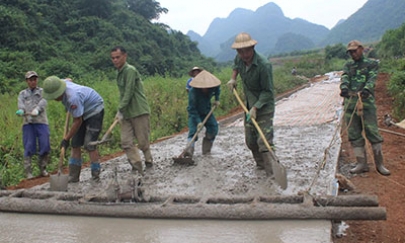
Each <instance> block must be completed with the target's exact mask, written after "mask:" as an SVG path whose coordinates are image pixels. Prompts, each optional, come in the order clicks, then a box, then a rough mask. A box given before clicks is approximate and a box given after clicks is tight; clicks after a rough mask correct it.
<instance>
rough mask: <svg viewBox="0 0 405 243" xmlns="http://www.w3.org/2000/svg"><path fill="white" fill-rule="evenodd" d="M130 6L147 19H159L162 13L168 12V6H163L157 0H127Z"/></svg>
mask: <svg viewBox="0 0 405 243" xmlns="http://www.w3.org/2000/svg"><path fill="white" fill-rule="evenodd" d="M127 3H128V8H129V9H130V10H131V11H133V12H135V13H137V14H139V15H141V16H143V17H144V18H145V19H147V20H149V21H150V20H152V19H159V16H160V14H162V13H167V12H169V10H168V9H167V8H162V7H161V6H160V3H158V2H156V1H155V0H127Z"/></svg>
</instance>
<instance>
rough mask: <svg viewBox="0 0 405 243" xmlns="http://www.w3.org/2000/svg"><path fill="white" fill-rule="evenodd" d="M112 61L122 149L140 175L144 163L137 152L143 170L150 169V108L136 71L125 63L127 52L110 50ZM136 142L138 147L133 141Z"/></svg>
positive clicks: (117, 49)
mask: <svg viewBox="0 0 405 243" xmlns="http://www.w3.org/2000/svg"><path fill="white" fill-rule="evenodd" d="M111 60H112V62H113V64H114V66H115V67H116V68H117V70H118V74H117V85H118V90H119V92H120V102H119V105H118V111H117V115H116V118H118V119H120V121H121V146H122V148H123V149H124V151H125V153H126V155H127V157H128V161H129V163H130V164H131V166H132V170H133V171H134V172H135V171H138V172H139V173H140V174H141V175H143V163H142V160H141V156H140V154H139V151H138V148H139V149H140V150H141V151H142V152H143V155H144V157H145V166H146V167H147V168H151V167H152V166H153V158H152V154H151V150H150V108H149V104H148V102H147V100H146V96H145V93H144V90H143V82H142V80H141V77H140V74H139V72H138V70H137V69H136V68H135V67H134V66H132V65H130V64H128V63H127V52H126V50H125V49H124V48H123V47H121V46H116V47H114V48H113V49H111ZM135 139H136V140H137V142H138V147H137V146H136V145H135V143H134V140H135Z"/></svg>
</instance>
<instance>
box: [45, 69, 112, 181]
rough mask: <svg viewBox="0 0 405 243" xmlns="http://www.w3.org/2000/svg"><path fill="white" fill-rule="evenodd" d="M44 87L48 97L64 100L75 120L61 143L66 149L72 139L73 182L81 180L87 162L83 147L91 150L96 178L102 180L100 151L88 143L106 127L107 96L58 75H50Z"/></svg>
mask: <svg viewBox="0 0 405 243" xmlns="http://www.w3.org/2000/svg"><path fill="white" fill-rule="evenodd" d="M43 89H44V94H43V96H44V98H45V99H47V100H56V101H61V102H62V104H63V105H64V106H65V109H66V110H67V111H68V112H69V113H70V114H71V116H72V117H73V123H72V125H71V127H70V129H69V131H68V133H67V134H66V136H65V137H64V138H63V140H62V142H61V144H60V147H61V148H62V147H64V148H65V150H66V149H67V148H68V147H69V141H70V139H72V150H71V156H70V158H69V182H79V178H80V171H81V168H82V162H83V161H82V154H81V147H82V146H84V148H85V149H86V150H87V151H88V153H89V157H90V161H91V178H92V180H93V181H95V182H98V181H100V169H101V167H100V162H99V153H98V151H97V148H96V146H95V145H88V144H89V143H90V142H94V141H97V140H98V136H99V134H100V132H101V129H102V126H103V118H104V101H103V98H102V97H101V96H100V95H99V94H98V93H97V92H96V91H95V90H94V89H92V88H89V87H87V86H82V85H78V84H75V83H73V82H71V81H70V80H68V79H66V80H62V79H60V78H58V77H56V76H50V77H48V78H46V79H45V81H44V84H43Z"/></svg>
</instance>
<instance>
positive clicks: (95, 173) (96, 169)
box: [91, 162, 101, 182]
mask: <svg viewBox="0 0 405 243" xmlns="http://www.w3.org/2000/svg"><path fill="white" fill-rule="evenodd" d="M100 171H101V166H100V163H99V162H91V179H92V180H93V181H95V182H99V181H100Z"/></svg>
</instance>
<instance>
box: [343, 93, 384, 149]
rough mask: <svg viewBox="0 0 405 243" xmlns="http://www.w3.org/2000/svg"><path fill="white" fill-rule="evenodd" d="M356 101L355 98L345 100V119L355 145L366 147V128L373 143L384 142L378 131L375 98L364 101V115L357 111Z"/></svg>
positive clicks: (350, 139) (369, 139) (367, 136)
mask: <svg viewBox="0 0 405 243" xmlns="http://www.w3.org/2000/svg"><path fill="white" fill-rule="evenodd" d="M356 101H357V99H353V100H351V101H350V102H348V100H345V114H344V121H345V123H346V126H348V138H349V141H350V143H351V145H352V146H353V147H364V145H365V144H366V141H365V138H364V137H363V135H362V132H363V130H364V132H365V135H366V138H367V140H368V141H369V142H370V143H371V144H376V143H381V142H383V138H382V137H381V135H380V133H379V131H378V123H377V108H376V105H375V103H374V98H373V97H370V98H369V99H367V100H365V101H363V116H362V117H361V116H358V115H357V112H356Z"/></svg>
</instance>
